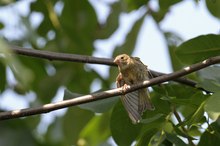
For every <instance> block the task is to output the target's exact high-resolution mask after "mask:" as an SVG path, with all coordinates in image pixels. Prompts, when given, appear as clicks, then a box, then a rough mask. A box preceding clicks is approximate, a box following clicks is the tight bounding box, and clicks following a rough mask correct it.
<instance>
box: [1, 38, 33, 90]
mask: <svg viewBox="0 0 220 146" xmlns="http://www.w3.org/2000/svg"><path fill="white" fill-rule="evenodd" d="M0 46H1V47H0V54H2V56H3V57H2V62H3V63H4V64H5V66H9V67H10V69H11V71H12V72H13V75H14V76H15V78H16V80H17V85H18V86H19V87H20V89H21V90H22V91H24V92H25V91H27V90H28V89H29V85H30V83H31V82H32V81H33V72H32V71H31V70H30V69H29V68H27V67H25V66H24V65H23V64H21V62H20V61H19V60H18V59H17V58H16V57H15V56H14V55H13V52H12V51H11V49H10V46H9V45H8V44H7V43H6V42H5V41H4V40H2V39H1V38H0Z"/></svg>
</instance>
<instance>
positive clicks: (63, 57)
mask: <svg viewBox="0 0 220 146" xmlns="http://www.w3.org/2000/svg"><path fill="white" fill-rule="evenodd" d="M10 48H11V49H12V50H13V51H14V52H15V53H17V54H20V55H25V56H31V57H37V58H43V59H48V60H60V61H71V62H81V63H90V64H102V65H110V66H117V65H116V64H115V63H114V62H113V59H110V58H98V57H92V56H85V55H75V54H67V53H56V52H51V51H41V50H34V49H30V48H22V47H18V46H10ZM150 72H151V73H152V74H153V76H154V77H158V76H162V75H165V73H161V72H157V71H153V70H150ZM174 81H176V82H179V83H181V84H185V85H188V86H191V87H194V88H197V87H196V82H195V81H193V80H189V79H186V78H175V79H174ZM198 89H200V90H203V91H205V92H206V93H210V92H209V91H207V90H205V89H203V88H198Z"/></svg>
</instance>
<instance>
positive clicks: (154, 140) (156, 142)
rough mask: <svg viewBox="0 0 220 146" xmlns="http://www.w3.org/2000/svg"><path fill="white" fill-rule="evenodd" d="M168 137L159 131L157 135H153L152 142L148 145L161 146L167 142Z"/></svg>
mask: <svg viewBox="0 0 220 146" xmlns="http://www.w3.org/2000/svg"><path fill="white" fill-rule="evenodd" d="M165 138H166V135H165V133H164V132H163V131H158V132H157V133H156V134H154V135H153V137H151V140H150V142H149V144H148V146H158V145H161V144H162V143H163V141H164V140H165Z"/></svg>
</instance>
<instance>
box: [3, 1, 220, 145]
mask: <svg viewBox="0 0 220 146" xmlns="http://www.w3.org/2000/svg"><path fill="white" fill-rule="evenodd" d="M23 2H24V1H23ZM100 2H101V1H100ZM150 2H151V1H150V0H138V1H137V0H123V1H115V2H107V1H102V3H105V5H107V6H108V7H109V8H110V13H109V15H108V17H107V18H106V20H105V21H104V22H99V21H98V18H97V14H96V12H97V11H95V8H94V7H93V5H92V4H91V3H90V1H74V0H54V1H50V0H36V1H31V2H29V3H30V4H29V5H27V6H28V7H29V8H26V9H29V13H28V14H27V15H20V14H17V15H18V17H19V18H20V19H19V22H14V23H19V25H20V26H21V28H23V29H24V30H23V35H22V36H20V37H18V38H17V39H11V38H7V37H6V36H1V39H0V46H1V47H0V81H1V82H0V93H1V94H2V93H4V91H6V90H13V91H14V92H15V93H17V94H21V95H26V94H27V93H29V92H34V93H35V94H36V98H35V99H34V100H33V101H31V102H30V101H27V102H28V103H29V105H30V106H37V105H42V104H45V103H49V102H52V101H53V98H54V97H55V95H57V93H58V90H59V89H61V87H65V88H66V90H65V94H64V93H63V94H64V96H63V97H64V99H68V97H69V95H71V97H73V96H76V97H77V96H78V95H84V94H88V93H90V92H91V88H92V86H98V87H99V86H100V87H101V90H106V89H109V88H111V87H112V85H113V84H114V82H115V78H116V76H117V73H118V71H117V68H115V67H111V68H110V69H109V76H108V77H107V78H103V77H102V75H100V73H99V72H96V71H95V70H93V69H92V68H91V67H90V66H85V65H84V64H80V63H69V62H62V61H48V60H42V59H37V58H31V57H27V56H19V55H13V56H12V55H11V52H10V50H9V46H8V44H14V45H18V46H21V47H22V46H25V47H26V46H28V47H31V48H33V49H38V50H48V51H55V52H65V53H70V54H71V53H74V54H83V55H89V56H92V55H93V53H94V52H95V51H97V50H96V48H95V47H94V42H95V41H96V40H98V39H107V38H109V37H111V35H112V34H113V33H114V32H115V31H117V29H118V28H119V25H120V19H119V18H120V16H121V14H124V13H126V14H128V13H131V12H133V11H138V10H140V9H142V10H145V11H142V12H143V14H141V15H140V16H139V18H138V19H136V21H135V22H134V24H133V25H132V27H131V29H130V31H129V32H128V34H126V36H125V40H124V42H123V43H122V44H120V45H118V46H115V48H114V50H113V52H112V57H114V56H116V55H117V54H120V53H127V54H132V53H133V51H134V48H135V45H136V43H137V37H138V34H139V32H140V29H141V27H142V25H143V22H144V20H145V18H146V17H149V16H151V17H152V18H153V20H154V21H155V25H157V27H158V28H159V31H160V32H161V35H163V36H164V38H165V41H166V45H167V49H168V52H169V55H170V60H171V65H172V67H173V70H178V69H181V68H183V67H184V66H187V65H190V64H193V63H196V62H198V61H202V60H204V59H206V58H208V57H213V56H217V55H219V54H220V36H219V35H215V34H205V35H202V36H197V37H195V38H192V39H190V40H187V41H185V42H184V40H183V39H182V38H181V37H180V35H179V34H177V33H175V32H165V31H163V30H162V28H160V23H161V22H163V21H164V19H165V16H166V15H167V14H168V13H169V12H170V9H171V7H174V6H175V5H176V4H178V3H181V2H182V1H180V0H169V1H164V0H158V1H157V3H158V9H156V10H154V9H153V8H152V7H151V5H150ZM193 2H195V3H197V4H199V3H200V1H197V0H195V1H193ZM18 3H20V1H12V0H4V1H1V2H0V5H1V7H0V9H4V8H11V9H13V8H14V7H12V6H16V5H17V4H18ZM219 4H220V3H219V1H217V0H206V6H207V10H208V11H209V12H210V14H211V15H212V16H214V17H216V18H217V19H219V18H220V13H219V12H220V5H219ZM34 14H39V15H40V16H41V17H42V21H40V22H39V25H37V26H34V25H32V24H33V23H34V22H32V21H35V20H34V19H33V15H34ZM0 30H1V31H2V30H7V23H4V22H3V21H2V22H1V21H0ZM109 51H111V50H106V52H109ZM8 71H11V72H12V73H13V77H10V76H9V75H8ZM219 75H220V68H219V66H218V65H216V66H212V67H209V68H206V69H203V70H201V71H199V72H197V73H194V76H193V79H195V80H196V81H197V82H198V84H197V86H198V87H203V88H204V89H207V90H209V91H212V92H215V93H213V94H212V95H209V94H206V93H203V92H202V91H200V90H197V89H194V88H191V87H187V86H185V85H181V84H177V83H173V82H170V83H169V84H162V85H160V86H154V87H153V91H152V92H151V97H152V101H153V103H154V105H155V107H156V110H154V111H146V112H145V113H144V115H143V120H142V121H141V123H140V124H137V125H133V124H132V123H131V121H130V119H129V118H128V116H127V113H126V111H125V109H124V108H123V106H122V103H121V102H120V101H119V100H118V97H114V98H111V99H107V100H102V101H96V102H92V103H87V104H83V105H80V106H76V107H70V108H68V109H67V111H66V112H65V113H64V114H63V115H60V116H55V118H54V119H52V122H51V124H49V125H48V127H47V126H46V124H45V127H43V130H44V131H45V132H43V133H42V132H39V125H40V124H42V123H43V121H42V117H41V116H40V115H37V116H32V117H27V118H23V119H16V120H8V121H4V122H1V124H0V131H1V134H0V145H7V146H12V145H18V144H19V145H24V146H25V145H28V146H29V145H33V146H34V145H42V146H43V145H47V146H50V145H53V146H54V145H57V146H58V145H59V146H60V145H77V146H97V145H100V146H108V145H112V144H113V142H112V139H113V141H114V143H116V144H117V145H131V144H136V145H138V146H146V145H151V146H155V145H165V146H170V145H178V146H179V145H181V146H186V145H188V143H187V142H189V141H190V142H192V141H193V142H194V140H195V139H198V140H197V142H198V145H199V146H207V145H218V143H219V139H220V136H219V135H220V132H219V113H220V107H219V106H218V105H219V104H220V103H219V96H220V93H219V89H220V77H219ZM97 80H98V81H100V82H99V83H97V82H95V81H97ZM67 89H68V90H67ZM70 91H72V92H73V93H71V92H70ZM59 95H60V94H59ZM0 100H1V96H0ZM16 100H17V99H16V98H15V101H16ZM0 108H1V107H0ZM1 111H5V109H1ZM205 112H206V113H207V114H208V116H204V114H205ZM178 115H179V116H180V117H181V118H178ZM209 118H211V119H212V122H213V123H210V120H209ZM43 124H44V123H43ZM203 124H207V125H208V126H207V128H204V126H202V125H203ZM41 130H42V127H41ZM182 138H185V139H187V140H185V141H183V140H182Z"/></svg>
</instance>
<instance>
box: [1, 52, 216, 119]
mask: <svg viewBox="0 0 220 146" xmlns="http://www.w3.org/2000/svg"><path fill="white" fill-rule="evenodd" d="M217 63H220V56H217V57H212V58H209V59H207V60H204V61H202V62H200V63H196V64H193V65H191V66H188V67H185V68H183V69H181V70H179V71H176V72H173V73H170V74H166V75H162V76H159V77H156V78H153V79H150V80H146V81H143V82H141V83H139V84H135V85H132V86H131V88H130V89H127V90H123V89H122V88H116V89H112V90H107V91H103V92H97V93H93V94H90V95H85V96H80V97H78V98H73V99H69V100H64V101H60V102H56V103H50V104H45V105H43V106H42V107H35V108H27V109H19V110H13V111H8V112H2V113H0V120H6V119H14V118H19V117H26V116H30V115H36V114H41V113H48V112H50V111H54V110H58V109H62V108H66V107H70V106H75V105H79V104H82V103H88V102H92V101H96V100H101V99H105V98H110V97H113V96H117V95H124V94H126V93H129V92H132V91H135V90H137V89H141V88H146V87H149V86H152V85H156V84H160V83H163V82H167V81H170V80H174V79H176V78H179V77H182V76H185V75H187V74H190V73H192V72H195V71H198V70H200V69H202V68H205V67H207V66H210V65H213V64H217Z"/></svg>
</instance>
